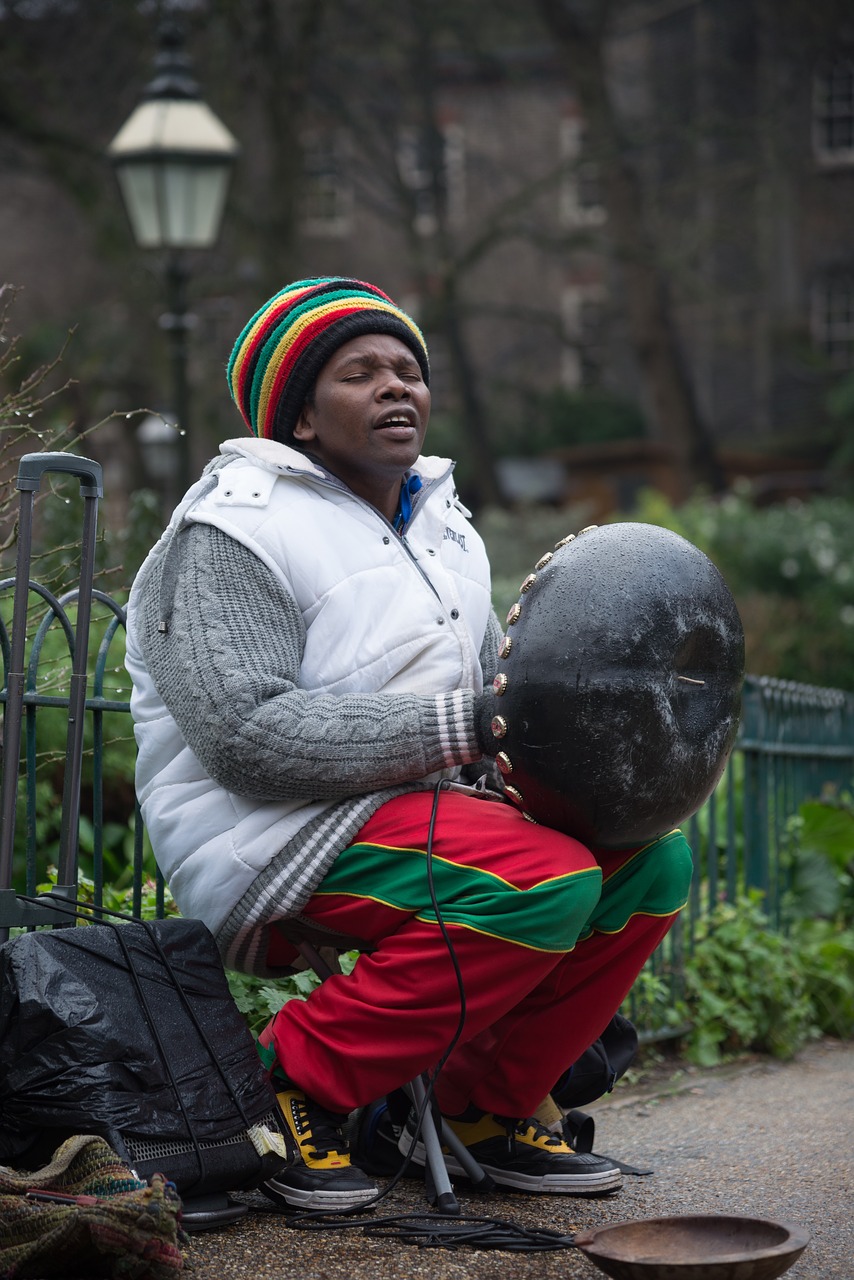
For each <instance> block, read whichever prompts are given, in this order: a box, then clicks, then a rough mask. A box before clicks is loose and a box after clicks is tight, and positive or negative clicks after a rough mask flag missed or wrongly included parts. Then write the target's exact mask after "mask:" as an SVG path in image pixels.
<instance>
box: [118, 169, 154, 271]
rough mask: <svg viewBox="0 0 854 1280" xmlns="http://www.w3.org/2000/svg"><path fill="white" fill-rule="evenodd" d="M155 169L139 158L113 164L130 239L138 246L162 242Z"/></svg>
mask: <svg viewBox="0 0 854 1280" xmlns="http://www.w3.org/2000/svg"><path fill="white" fill-rule="evenodd" d="M156 172H157V166H156V165H154V164H151V163H144V162H143V161H140V160H137V161H136V162H135V163H133V164H122V165H117V166H116V177H117V178H118V182H119V188H120V190H121V193H122V199H123V200H124V204H125V209H126V210H127V215H128V219H129V221H130V226H131V231H132V232H133V238H134V240H136V242H137V244H138V245H139V246H140V248H142V249H157V248H159V247H160V245H161V244H162V243H163V238H162V235H161V230H160V208H159V204H158V200H157V185H158V184H157V177H156Z"/></svg>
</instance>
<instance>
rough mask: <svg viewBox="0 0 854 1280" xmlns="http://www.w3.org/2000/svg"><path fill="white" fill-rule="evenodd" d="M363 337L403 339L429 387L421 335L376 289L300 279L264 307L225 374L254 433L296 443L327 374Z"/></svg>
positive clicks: (337, 279) (338, 280)
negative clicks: (342, 351)
mask: <svg viewBox="0 0 854 1280" xmlns="http://www.w3.org/2000/svg"><path fill="white" fill-rule="evenodd" d="M363 333H389V334H392V335H393V336H394V337H395V338H400V340H401V341H402V342H405V343H406V345H407V346H408V347H409V348H410V350H411V351H412V353H413V355H414V356H415V358H416V360H417V361H418V364H419V365H420V367H421V373H422V376H423V378H424V381H425V382H426V383H429V381H430V363H429V360H428V356H427V346H426V344H425V342H424V336H423V334H422V333H421V330H420V329H419V328H418V326H417V325H416V324H415V322H414V320H412V319H410V317H409V316H408V315H407V314H406V312H405V311H401V309H400V307H397V306H395V304H394V303H393V302H392V300H391V298H389V297H388V296H387V295H386V294H384V293H383V292H382V290H381V289H378V288H377V287H376V286H375V285H372V284H366V283H365V282H364V281H363V280H350V279H348V278H347V277H344V276H321V277H318V278H316V279H313V280H297V281H296V283H294V284H289V285H288V286H287V287H286V288H284V289H282V290H280V292H279V293H277V294H275V295H274V296H273V297H272V298H271V299H270V300H269V302H265V303H264V306H263V307H261V309H260V311H256V313H255V315H254V316H253V317H252V319H251V320H250V321H249V323H248V324H247V326H246V328H245V329H244V330H243V332H242V333H241V335H240V337H239V338H238V339H237V342H236V343H235V345H234V350H233V351H232V353H231V358H230V359H229V362H228V368H227V371H226V376H227V378H228V386H229V390H230V391H231V394H232V397H233V399H234V402H235V404H236V405H237V407H238V409H239V410H240V412H241V414H242V415H243V420H244V422H245V423H246V425H247V427H248V428H249V430H250V431H251V432H252V433H253V435H256V436H258V437H260V438H261V439H265V440H278V441H280V442H281V443H283V444H290V443H292V442H293V430H294V427H295V426H296V423H297V420H298V418H299V415H300V413H301V411H302V407H303V405H304V404H305V400H306V396H307V395H308V394H309V393H310V392H311V389H312V387H313V386H314V383H315V381H316V379H317V375H318V374H319V373H320V370H321V369H322V368H323V366H324V365H325V364H326V361H327V360H328V359H329V357H330V356H331V355H332V353H333V352H334V351H336V350H337V349H338V347H340V346H343V344H344V343H345V342H349V341H350V339H351V338H356V337H359V336H360V335H361V334H363Z"/></svg>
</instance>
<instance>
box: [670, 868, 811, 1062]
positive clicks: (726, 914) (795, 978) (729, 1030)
mask: <svg viewBox="0 0 854 1280" xmlns="http://www.w3.org/2000/svg"><path fill="white" fill-rule="evenodd" d="M761 904H762V896H761V894H759V893H758V892H756V891H753V892H751V893H750V894H748V895H746V896H743V897H741V898H740V899H739V900H738V901H737V902H735V903H729V902H722V903H719V904H718V906H717V907H716V908H715V909H714V910H713V911H712V912H711V914H710V915H709V916H707V917H705V918H703V919H702V920H700V921H698V923H697V926H696V935H695V943H694V948H693V952H692V954H691V956H690V959H689V960H688V962H687V963H686V967H685V1001H686V1007H687V1011H688V1016H689V1018H690V1019H691V1021H692V1023H693V1029H692V1031H691V1032H690V1033H689V1036H688V1040H687V1046H686V1048H687V1054H688V1057H689V1058H690V1059H691V1060H692V1061H694V1062H696V1063H698V1064H699V1065H701V1066H711V1065H713V1064H715V1063H717V1062H720V1061H721V1060H722V1059H724V1058H725V1057H727V1056H731V1055H733V1054H735V1053H740V1052H744V1051H747V1050H754V1051H756V1052H759V1053H769V1054H771V1055H772V1056H774V1057H777V1058H790V1057H792V1056H793V1055H794V1054H795V1053H796V1052H797V1050H798V1049H800V1048H801V1047H802V1046H803V1045H804V1044H805V1043H806V1042H807V1041H808V1040H810V1039H812V1038H814V1037H815V1036H816V1035H818V1033H819V1028H818V1025H817V1022H816V1018H815V1014H814V1011H813V1003H812V999H811V997H810V992H809V988H808V984H807V980H806V975H805V974H804V972H803V969H802V966H801V964H800V958H799V954H798V949H797V946H796V944H795V943H794V941H793V940H792V939H790V938H788V937H786V936H785V935H783V934H781V933H778V932H776V931H774V930H773V929H772V928H771V927H770V925H769V922H768V918H767V916H766V915H765V914H764V912H763V910H762V905H761Z"/></svg>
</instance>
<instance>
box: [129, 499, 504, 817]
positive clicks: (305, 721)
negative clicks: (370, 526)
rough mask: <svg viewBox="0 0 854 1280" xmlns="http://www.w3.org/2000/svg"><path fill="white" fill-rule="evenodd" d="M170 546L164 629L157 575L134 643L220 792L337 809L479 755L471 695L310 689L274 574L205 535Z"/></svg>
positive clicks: (238, 548) (290, 608)
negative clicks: (172, 559) (326, 803)
mask: <svg viewBox="0 0 854 1280" xmlns="http://www.w3.org/2000/svg"><path fill="white" fill-rule="evenodd" d="M175 537H176V538H177V540H178V545H177V547H174V548H173V553H174V554H175V555H177V558H178V563H177V572H176V573H175V576H174V580H173V581H174V601H173V602H172V603H171V613H170V617H169V625H168V629H167V630H165V631H164V630H163V629H162V626H161V625H160V620H159V617H160V613H161V612H162V609H161V605H160V600H161V573H160V572H159V571H157V572H152V573H150V574H148V576H147V578H146V580H145V581H144V583H143V584H142V585H141V588H140V591H139V593H138V598H137V604H136V610H137V627H138V634H139V643H140V647H141V650H142V653H143V657H144V660H145V663H146V666H147V667H148V670H149V673H150V675H151V678H152V680H153V681H154V684H155V686H156V688H157V691H158V693H159V694H160V697H161V698H162V699H163V702H164V703H165V705H166V707H167V708H168V710H169V712H170V714H171V715H172V717H173V718H174V720H175V722H176V723H177V725H178V727H179V729H180V731H181V733H182V735H183V736H184V738H185V740H186V741H187V743H188V745H189V746H190V747H191V749H192V750H193V752H194V753H195V755H196V756H197V757H198V759H199V761H200V762H201V764H202V766H203V768H204V769H205V770H206V771H207V772H208V773H209V774H210V776H211V777H212V778H213V779H214V781H215V782H217V783H218V784H219V785H220V786H222V787H224V788H226V789H227V790H229V791H231V792H233V793H235V794H237V795H243V796H247V797H252V798H255V799H262V800H282V799H291V800H293V799H316V800H328V799H331V800H335V799H341V798H344V797H346V796H351V795H359V794H363V793H366V792H368V791H374V790H378V789H380V788H382V787H387V786H394V785H396V784H398V783H402V782H409V781H415V780H417V779H419V778H423V777H426V776H427V775H428V774H430V773H433V772H434V771H436V770H441V769H444V768H448V767H451V766H455V765H463V764H466V763H468V762H470V761H473V760H476V759H479V758H480V755H481V751H480V748H479V746H478V743H477V737H476V732H475V709H474V703H475V697H476V695H475V694H474V693H473V692H472V691H471V690H468V689H465V690H456V691H454V692H450V693H444V692H437V694H436V695H435V696H424V695H420V694H407V693H393V694H391V693H389V694H385V693H365V694H346V695H343V696H332V695H324V694H316V693H310V692H308V691H306V690H305V689H302V688H301V687H300V686H299V673H300V662H301V658H302V653H303V650H304V646H305V629H304V625H303V620H302V617H301V615H300V612H299V609H298V608H297V605H296V603H295V601H294V600H293V599H292V597H291V596H290V595H289V594H288V592H287V591H285V590H284V589H283V587H282V586H281V584H280V583H279V582H278V581H277V580H276V578H275V577H274V576H273V574H272V573H271V572H270V570H269V569H268V568H267V567H266V565H264V564H263V562H262V561H261V560H260V559H259V558H258V557H257V556H255V555H254V554H253V553H252V552H251V551H250V550H248V549H247V548H246V547H244V546H242V544H240V543H239V542H237V541H236V539H233V538H231V537H229V536H228V535H227V534H225V533H223V532H222V531H221V530H218V529H215V528H213V527H211V526H208V525H200V524H192V525H189V526H187V527H185V528H183V529H182V530H181V531H180V532H179V533H177V534H176V535H175ZM166 559H167V556H164V557H163V559H162V560H161V565H160V568H161V569H162V567H163V564H164V562H165V560H166ZM174 568H175V566H174V564H173V566H172V569H174ZM170 572H171V570H170ZM162 576H163V577H164V581H165V577H166V575H162ZM170 590H171V586H170Z"/></svg>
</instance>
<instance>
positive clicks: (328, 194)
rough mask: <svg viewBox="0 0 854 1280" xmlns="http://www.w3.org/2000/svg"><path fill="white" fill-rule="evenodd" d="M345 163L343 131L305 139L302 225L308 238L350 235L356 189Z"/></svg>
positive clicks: (323, 131)
mask: <svg viewBox="0 0 854 1280" xmlns="http://www.w3.org/2000/svg"><path fill="white" fill-rule="evenodd" d="M346 159H347V138H346V135H345V133H344V132H343V130H341V129H311V130H309V131H308V132H307V133H305V134H304V135H303V191H302V208H301V223H302V229H303V231H304V232H305V234H306V235H310V236H335V237H338V236H346V235H349V233H350V226H351V222H352V216H353V185H352V183H351V182H350V181H349V179H348V178H347V176H346V170H347V165H346Z"/></svg>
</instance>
